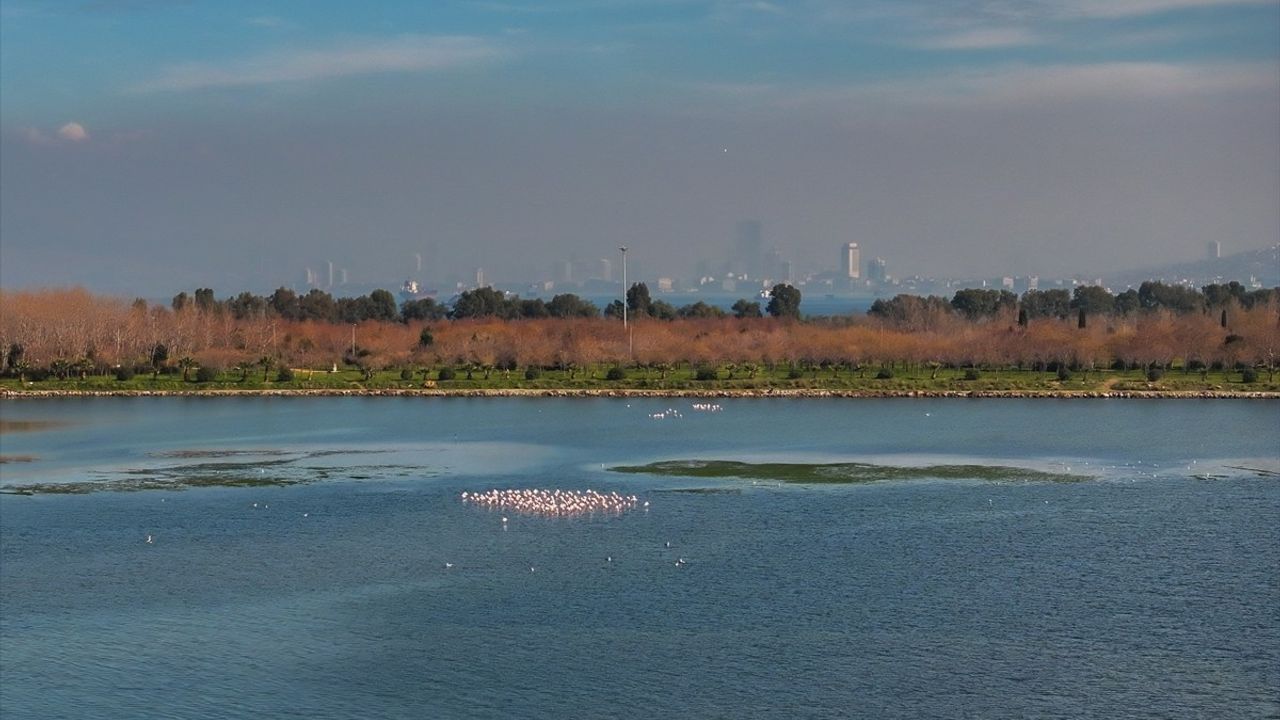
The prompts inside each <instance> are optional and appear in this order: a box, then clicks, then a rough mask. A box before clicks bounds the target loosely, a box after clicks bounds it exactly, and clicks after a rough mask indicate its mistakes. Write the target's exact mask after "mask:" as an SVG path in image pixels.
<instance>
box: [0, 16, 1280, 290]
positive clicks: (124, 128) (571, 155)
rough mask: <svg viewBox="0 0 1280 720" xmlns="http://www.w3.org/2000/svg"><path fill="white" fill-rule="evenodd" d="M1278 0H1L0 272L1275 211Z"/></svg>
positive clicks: (461, 260)
mask: <svg viewBox="0 0 1280 720" xmlns="http://www.w3.org/2000/svg"><path fill="white" fill-rule="evenodd" d="M1278 198H1280V0H1057V1H1053V2H1050V1H1045V0H948V1H945V2H942V1H938V2H931V1H926V0H862V1H859V0H850V1H848V2H836V1H834V0H798V1H796V2H781V1H780V0H779V1H775V2H769V1H766V0H756V1H748V2H738V1H734V0H644V1H640V0H545V1H542V2H531V1H526V0H487V1H481V2H454V1H451V0H435V1H433V2H429V3H424V2H382V3H376V4H375V3H353V2H327V1H324V0H296V1H282V0H260V1H255V2H236V1H234V0H207V1H206V0H185V1H183V0H172V1H167V0H48V1H39V0H0V288H5V289H17V288H28V287H66V286H70V285H83V286H85V287H88V288H90V289H93V290H97V291H102V292H108V293H116V294H121V295H138V296H157V297H158V296H167V295H168V294H172V293H175V292H177V291H178V290H184V289H185V290H190V289H192V288H195V287H212V288H214V289H215V290H216V292H217V293H218V295H219V296H220V297H221V296H225V295H228V294H232V293H234V292H239V291H240V290H245V289H248V290H253V291H257V292H264V291H269V290H271V289H273V288H275V287H277V286H280V285H292V286H300V285H301V284H302V282H303V280H304V279H305V276H304V272H305V270H304V269H305V268H306V267H311V268H313V269H317V270H320V269H322V268H323V267H324V264H325V263H326V262H327V261H332V262H333V263H334V264H335V265H336V266H338V267H343V268H347V269H348V271H349V278H350V280H351V281H352V282H353V283H370V284H381V285H383V286H387V287H391V286H394V285H395V284H398V283H399V282H400V281H402V280H403V279H404V278H406V277H408V276H411V275H417V274H418V273H417V272H416V259H415V257H414V255H415V254H420V255H422V256H423V258H424V261H425V264H426V267H425V268H424V271H423V273H422V275H423V276H424V277H423V278H422V279H429V280H431V281H432V282H435V283H442V282H444V281H445V280H448V279H450V278H453V277H457V276H460V275H463V274H464V273H466V274H470V271H471V269H472V268H474V267H484V269H485V275H486V278H488V279H490V280H492V281H495V282H499V283H502V282H512V281H516V280H525V279H529V280H532V279H536V278H538V277H540V276H549V275H550V274H551V266H552V262H553V261H556V260H561V259H575V258H576V259H581V260H590V259H594V258H600V257H609V258H614V259H615V264H616V258H617V247H618V246H619V245H626V246H628V247H629V248H630V250H629V251H628V261H629V263H631V268H632V277H633V278H635V277H654V276H658V275H671V276H675V277H686V276H689V275H690V274H691V273H692V268H693V267H694V264H695V263H697V262H698V261H700V260H701V261H706V262H707V263H708V264H709V266H710V267H711V268H713V269H714V268H716V267H718V266H719V265H720V264H721V263H722V262H723V261H724V260H725V259H726V257H727V255H728V253H729V252H730V250H731V247H732V241H733V232H734V225H735V223H736V222H738V221H739V220H742V219H757V220H759V221H760V222H761V224H762V228H763V235H764V242H765V245H766V246H768V247H777V248H778V249H779V251H780V252H781V253H782V254H783V255H784V256H786V257H788V258H791V259H793V260H794V261H795V263H796V267H797V269H802V270H803V269H814V270H818V269H824V268H826V269H833V270H834V269H835V268H836V265H837V261H838V257H839V255H838V250H837V248H838V247H839V246H840V245H841V244H842V243H846V242H857V243H859V245H860V246H861V247H862V249H863V250H862V252H863V256H864V259H866V258H870V257H881V258H883V259H884V260H885V261H886V262H887V263H888V269H889V272H890V273H891V274H893V275H900V276H905V275H917V274H918V275H926V276H928V275H945V276H975V277H986V276H1000V275H1026V274H1033V275H1040V276H1042V277H1046V276H1067V275H1072V274H1077V273H1099V272H1102V271H1104V270H1111V269H1117V268H1128V267H1141V266H1147V265H1154V264H1160V263H1164V262H1173V261H1185V260H1191V259H1196V258H1199V257H1203V256H1204V254H1205V252H1206V250H1205V248H1206V244H1207V243H1208V242H1209V241H1219V242H1221V243H1222V249H1223V252H1224V254H1227V253H1234V252H1240V251H1245V250H1253V249H1260V248H1264V247H1269V246H1271V245H1274V244H1276V243H1277V242H1278V241H1280V200H1278Z"/></svg>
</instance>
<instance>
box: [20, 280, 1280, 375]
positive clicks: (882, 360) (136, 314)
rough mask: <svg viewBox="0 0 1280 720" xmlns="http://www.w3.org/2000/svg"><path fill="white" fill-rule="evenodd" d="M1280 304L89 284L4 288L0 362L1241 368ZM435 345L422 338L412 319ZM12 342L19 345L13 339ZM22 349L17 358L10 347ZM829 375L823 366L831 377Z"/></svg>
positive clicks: (489, 369)
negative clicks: (1023, 310) (867, 309)
mask: <svg viewBox="0 0 1280 720" xmlns="http://www.w3.org/2000/svg"><path fill="white" fill-rule="evenodd" d="M1278 311H1280V307H1277V305H1276V303H1275V302H1274V301H1268V302H1263V303H1258V304H1255V305H1254V306H1253V307H1249V308H1243V307H1234V306H1233V307H1231V308H1230V312H1229V317H1230V323H1229V325H1228V326H1227V327H1222V326H1221V323H1220V316H1219V315H1218V314H1217V313H1209V312H1194V313H1186V314H1174V313H1172V312H1170V311H1168V310H1163V309H1161V310H1151V311H1143V312H1137V313H1132V314H1129V315H1123V316H1122V315H1115V316H1112V315H1099V316H1091V317H1090V321H1089V323H1088V325H1087V327H1085V328H1080V327H1078V326H1077V320H1076V318H1075V317H1067V318H1057V317H1051V318H1037V319H1035V320H1032V321H1030V322H1029V323H1027V324H1026V325H1025V326H1024V325H1020V324H1019V323H1018V322H1017V320H1016V311H1015V310H1012V309H1010V310H1008V311H1002V312H1001V313H999V314H997V315H995V316H993V317H989V318H983V319H977V320H971V319H967V318H966V317H965V316H963V315H961V314H958V313H947V312H940V311H936V310H933V311H928V310H926V311H922V312H921V313H917V314H914V315H912V316H910V317H903V318H895V319H883V318H875V317H852V318H830V319H820V320H811V321H804V322H802V321H797V320H784V319H774V318H743V319H735V318H731V317H729V318H687V319H678V320H674V321H660V320H652V319H640V320H637V321H634V322H632V323H631V337H630V339H629V338H628V336H627V334H626V331H624V329H623V326H622V323H620V322H618V321H617V320H614V319H611V318H598V317H597V318H539V319H522V320H501V319H496V318H480V319H465V320H432V321H421V320H417V321H409V322H387V321H371V320H370V321H365V322H362V323H359V324H356V325H347V324H334V323H328V322H317V321H297V320H285V319H282V318H280V317H274V316H271V315H269V314H266V313H263V314H261V315H259V316H256V317H247V318H240V319H237V318H236V317H234V316H233V315H232V314H231V313H227V312H222V311H217V310H204V309H199V308H195V307H186V308H183V309H180V310H173V309H170V308H167V307H163V306H155V305H152V306H148V305H147V304H145V303H142V302H139V301H135V302H133V303H130V302H127V301H122V300H118V299H114V298H108V297H101V296H95V295H92V294H90V293H88V292H86V291H84V290H79V289H73V290H49V291H38V292H0V352H3V353H4V357H3V358H2V359H0V367H3V368H7V369H8V370H9V371H10V373H13V372H15V371H21V370H22V369H23V368H32V369H34V368H52V367H55V363H59V364H57V365H56V367H58V368H64V369H65V371H66V372H68V373H76V372H90V371H94V370H97V371H99V372H105V371H106V370H107V369H110V368H115V367H128V368H135V367H136V368H138V369H139V371H142V372H145V371H148V370H149V369H154V368H153V360H155V359H156V348H157V346H163V348H164V350H165V352H164V353H163V356H164V357H163V358H162V360H163V361H162V362H161V363H159V364H163V365H166V366H178V364H179V363H180V361H183V360H184V359H185V360H186V364H184V365H183V366H182V367H183V368H184V370H185V369H189V368H190V367H191V366H192V365H194V366H198V367H204V366H208V367H216V368H219V369H222V370H231V369H233V368H242V369H243V370H244V372H245V373H249V372H265V371H266V368H267V367H268V366H271V365H273V366H275V367H287V368H313V369H328V368H330V367H332V366H333V365H335V364H337V365H344V364H353V365H359V366H361V367H362V368H367V369H369V370H382V369H387V368H393V367H411V366H412V367H419V368H422V367H438V366H442V365H452V366H456V367H459V368H461V369H462V370H463V371H465V372H470V373H475V374H476V375H477V377H479V376H485V377H487V376H488V375H489V374H491V373H495V372H508V373H509V372H512V371H514V370H516V369H518V368H519V369H523V368H526V367H543V368H549V367H558V368H571V369H572V368H582V369H585V368H598V367H599V366H600V365H601V364H625V365H634V366H639V367H641V368H644V369H646V371H647V372H651V373H653V374H654V376H655V377H656V376H657V375H659V374H661V373H663V372H665V371H666V369H669V367H670V366H672V365H674V364H682V365H711V366H718V367H722V368H723V367H726V366H727V367H728V368H729V370H728V371H729V372H731V373H739V376H747V375H748V374H751V373H753V372H754V371H755V370H754V368H756V366H757V365H762V366H767V367H774V366H777V365H791V366H794V367H798V368H804V372H805V373H806V375H807V374H809V373H813V374H814V375H815V376H817V374H818V373H828V374H831V373H836V374H839V373H865V372H866V371H867V369H868V368H870V367H873V366H885V365H889V366H892V365H907V366H912V367H916V368H928V367H937V366H953V367H963V366H979V367H1038V368H1044V367H1048V366H1054V365H1057V366H1070V367H1071V368H1073V369H1075V370H1083V371H1086V372H1087V371H1089V370H1091V369H1093V368H1104V367H1110V366H1112V365H1113V364H1115V363H1123V364H1125V365H1127V366H1129V367H1157V368H1168V367H1170V366H1172V365H1175V364H1176V365H1181V366H1183V367H1193V368H1194V367H1201V366H1213V365H1215V364H1220V365H1222V366H1225V367H1234V366H1237V364H1244V365H1248V366H1255V367H1260V368H1264V372H1265V371H1270V372H1274V368H1275V366H1276V355H1277V351H1280V312H1278ZM424 327H426V328H429V330H430V336H431V342H429V343H427V344H424V343H423V340H422V330H423V328H424ZM15 348H16V349H18V350H15ZM15 351H16V352H19V353H20V358H18V359H17V360H16V361H15V357H14V352H15ZM828 376H830V375H828Z"/></svg>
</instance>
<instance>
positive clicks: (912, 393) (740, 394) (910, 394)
mask: <svg viewBox="0 0 1280 720" xmlns="http://www.w3.org/2000/svg"><path fill="white" fill-rule="evenodd" d="M68 397H77V398H79V397H204V398H219V397H422V398H437V397H439V398H451V397H466V398H487V397H493V398H502V397H528V398H540V397H550V398H574V397H591V398H594V397H601V398H1036V399H1040V398H1046V399H1047V398H1059V399H1075V398H1136V399H1141V398H1150V399H1173V398H1178V399H1252V400H1277V399H1280V392H1270V391H1235V390H1191V391H1187V390H1087V391H1072V390H1062V391H1057V390H874V391H868V390H823V389H817V388H813V389H806V388H802V389H792V388H765V389H756V390H735V389H719V390H697V389H676V390H652V389H604V388H545V389H544V388H504V389H456V390H444V389H440V388H421V389H418V388H414V389H404V388H384V389H360V388H354V389H343V388H320V389H278V390H275V389H265V390H197V391H180V390H3V391H0V399H7V400H25V399H48V398H68Z"/></svg>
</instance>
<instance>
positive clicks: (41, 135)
mask: <svg viewBox="0 0 1280 720" xmlns="http://www.w3.org/2000/svg"><path fill="white" fill-rule="evenodd" d="M18 133H19V135H20V136H21V137H22V139H23V140H25V141H26V142H28V143H30V144H31V145H55V144H57V143H59V142H67V143H80V142H85V141H87V140H88V139H89V131H88V130H85V129H84V126H83V125H81V124H80V123H78V122H69V123H66V124H65V125H63V126H62V127H60V128H58V129H57V130H55V131H53V132H52V133H49V132H45V131H44V130H41V129H40V128H36V127H26V128H22V129H20V130H19V131H18Z"/></svg>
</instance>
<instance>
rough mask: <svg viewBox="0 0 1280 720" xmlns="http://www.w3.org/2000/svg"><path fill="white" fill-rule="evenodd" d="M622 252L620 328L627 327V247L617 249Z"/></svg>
mask: <svg viewBox="0 0 1280 720" xmlns="http://www.w3.org/2000/svg"><path fill="white" fill-rule="evenodd" d="M618 250H620V251H621V252H622V327H623V328H624V329H625V328H626V327H627V246H626V245H623V246H622V247H620V248H618Z"/></svg>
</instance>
